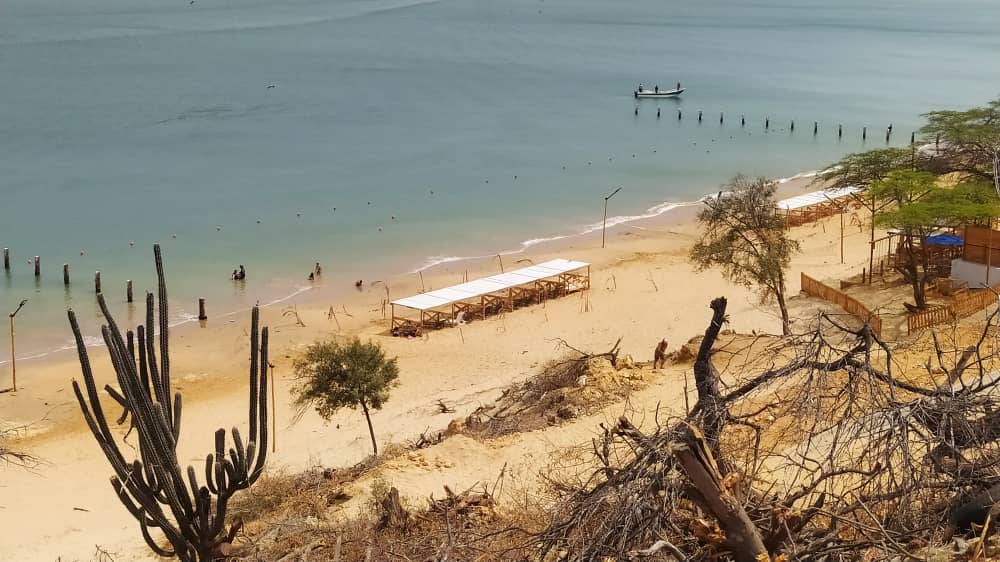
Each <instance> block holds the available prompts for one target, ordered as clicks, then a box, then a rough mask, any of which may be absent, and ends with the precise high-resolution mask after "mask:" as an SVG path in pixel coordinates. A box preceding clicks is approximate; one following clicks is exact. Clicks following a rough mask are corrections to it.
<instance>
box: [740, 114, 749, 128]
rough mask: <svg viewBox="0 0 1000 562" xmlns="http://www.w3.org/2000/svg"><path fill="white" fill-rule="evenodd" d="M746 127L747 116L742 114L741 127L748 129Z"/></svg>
mask: <svg viewBox="0 0 1000 562" xmlns="http://www.w3.org/2000/svg"><path fill="white" fill-rule="evenodd" d="M746 125H747V116H746V115H744V114H742V113H740V127H746Z"/></svg>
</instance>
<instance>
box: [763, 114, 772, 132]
mask: <svg viewBox="0 0 1000 562" xmlns="http://www.w3.org/2000/svg"><path fill="white" fill-rule="evenodd" d="M770 128H771V118H770V117H765V118H764V130H765V131H766V130H768V129H770Z"/></svg>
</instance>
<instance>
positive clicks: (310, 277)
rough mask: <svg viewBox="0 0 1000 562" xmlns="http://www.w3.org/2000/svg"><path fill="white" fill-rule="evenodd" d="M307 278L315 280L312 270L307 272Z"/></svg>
mask: <svg viewBox="0 0 1000 562" xmlns="http://www.w3.org/2000/svg"><path fill="white" fill-rule="evenodd" d="M309 280H310V281H315V280H316V274H315V273H313V272H312V271H310V272H309Z"/></svg>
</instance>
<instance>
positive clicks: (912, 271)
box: [871, 170, 1000, 308]
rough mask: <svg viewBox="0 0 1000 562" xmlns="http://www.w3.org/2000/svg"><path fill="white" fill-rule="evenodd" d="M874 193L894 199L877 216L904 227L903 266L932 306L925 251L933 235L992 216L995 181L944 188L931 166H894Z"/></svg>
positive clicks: (916, 292)
mask: <svg viewBox="0 0 1000 562" xmlns="http://www.w3.org/2000/svg"><path fill="white" fill-rule="evenodd" d="M871 194H872V195H873V196H874V197H875V198H876V199H877V200H879V201H883V202H885V203H887V204H888V206H887V208H885V209H884V210H882V211H880V212H879V213H878V214H877V215H876V217H875V221H876V222H877V223H879V224H883V225H886V226H891V227H894V228H896V229H898V230H899V231H900V235H901V237H902V241H901V243H900V247H899V250H900V255H902V257H903V262H902V264H901V268H902V271H903V277H904V278H905V279H906V280H907V282H909V283H910V285H911V287H912V288H913V300H914V302H915V303H916V306H917V308H924V307H926V306H927V297H926V285H927V281H928V280H929V279H930V273H929V269H930V260H929V256H928V253H927V252H926V251H924V249H925V248H926V247H927V245H926V243H927V237H928V236H931V235H932V234H934V232H936V231H939V230H941V229H944V228H953V227H957V226H959V225H961V224H963V223H968V222H979V221H982V220H985V219H988V218H990V217H993V216H996V215H997V213H998V211H1000V209H998V205H997V197H996V194H995V193H994V192H993V189H992V186H990V185H988V184H985V183H982V182H966V183H961V184H958V185H956V186H954V187H952V188H943V187H939V186H938V185H937V178H936V177H935V176H934V175H933V174H931V173H928V172H916V171H909V170H897V171H895V172H891V173H889V174H888V175H887V176H886V177H885V178H884V179H882V180H879V181H877V182H875V183H874V184H873V185H872V187H871Z"/></svg>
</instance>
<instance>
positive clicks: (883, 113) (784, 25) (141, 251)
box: [0, 0, 1000, 360]
mask: <svg viewBox="0 0 1000 562" xmlns="http://www.w3.org/2000/svg"><path fill="white" fill-rule="evenodd" d="M998 22H1000V3H997V2H995V1H994V0H954V1H950V2H942V1H940V0H936V1H926V0H905V1H898V0H889V1H883V2H870V1H868V0H838V1H836V2H829V1H828V0H824V1H818V0H795V1H792V0H770V1H767V0H765V1H753V2H746V1H743V0H725V1H722V0H703V1H699V2H664V1H663V0H630V1H629V2H616V1H611V0H505V1H498V0H443V1H428V2H419V1H406V0H327V1H316V0H284V1H282V2H265V1H263V0H196V1H195V2H194V3H189V2H188V0H155V1H154V0H75V1H74V2H64V1H56V0H0V77H2V82H0V102H2V103H0V210H2V212H0V245H2V246H6V247H10V248H11V250H12V253H13V256H14V264H13V265H14V270H13V271H12V272H11V273H10V274H9V275H6V276H4V275H2V274H0V310H2V311H3V312H7V311H8V310H13V309H14V308H15V307H16V303H17V302H18V301H19V300H20V299H21V298H25V297H28V298H30V299H31V300H30V302H29V304H28V306H27V307H26V308H25V309H24V311H22V313H21V314H20V315H19V316H18V333H19V336H18V343H19V351H18V356H22V355H23V356H30V355H34V354H37V353H40V352H43V351H46V350H50V349H54V348H57V347H60V346H62V345H64V344H66V343H68V342H69V337H70V334H69V330H68V327H67V325H66V322H65V316H64V314H65V309H66V307H67V306H72V307H73V308H74V309H76V310H77V312H78V314H80V315H81V316H82V317H84V318H86V319H88V320H90V321H91V322H96V309H95V299H94V297H93V294H92V290H93V289H92V284H93V282H92V278H93V274H94V271H95V270H100V271H101V272H102V277H103V284H104V290H105V293H107V294H108V295H109V297H110V298H111V300H112V301H114V302H115V307H116V309H118V310H125V308H124V304H123V302H124V285H125V280H126V279H133V280H134V282H135V286H136V292H137V294H141V293H142V291H143V290H144V289H145V288H149V287H151V286H152V280H153V271H152V264H151V245H152V244H153V242H156V241H158V242H160V243H162V244H163V246H164V252H165V255H166V260H167V267H168V279H169V282H170V290H171V295H172V297H173V300H174V302H173V305H172V306H173V308H172V310H173V311H174V313H176V315H177V320H181V319H183V318H185V317H189V316H190V314H191V313H192V312H193V309H194V306H193V305H194V303H195V302H196V298H197V297H199V296H204V297H207V298H208V299H209V303H210V307H211V311H210V312H212V313H213V315H214V316H218V315H219V314H220V313H222V312H226V311H232V310H237V309H240V308H242V307H245V306H247V305H248V304H250V303H252V302H254V301H258V300H259V301H261V302H270V301H273V300H275V299H278V298H281V297H284V296H287V295H290V294H293V293H294V292H296V291H298V290H301V289H302V288H303V287H305V286H306V284H307V282H306V280H305V277H306V275H307V273H308V272H309V270H310V268H311V266H312V263H313V262H315V261H317V260H318V261H320V262H322V263H323V265H324V267H325V270H326V275H325V276H324V277H325V278H326V279H325V281H326V283H327V284H334V285H338V286H345V287H346V286H349V282H350V281H352V280H353V279H356V278H365V279H373V278H376V277H379V276H381V275H384V274H386V273H390V272H401V271H408V270H412V269H415V268H417V267H420V266H421V265H422V264H424V263H427V262H428V261H429V260H432V259H439V258H442V257H447V256H462V255H477V254H489V253H495V252H497V251H501V250H512V249H517V248H519V247H520V244H521V242H523V241H524V240H525V239H532V238H544V237H550V236H557V235H564V234H573V233H575V232H579V231H580V230H581V229H583V228H585V227H586V226H587V225H588V224H590V223H593V222H594V221H596V220H599V219H600V212H601V204H602V196H603V195H605V194H606V193H607V192H609V191H610V190H611V189H613V188H614V187H618V186H623V187H624V189H623V191H622V192H621V193H620V194H619V195H617V196H616V197H615V199H613V200H612V205H611V212H612V214H615V215H636V214H642V213H644V212H646V211H647V210H648V209H650V208H652V207H654V206H656V205H658V204H660V203H663V202H665V201H683V200H690V199H693V198H696V197H697V196H699V195H701V194H703V193H706V192H710V191H712V190H713V188H714V187H715V186H716V185H717V184H718V183H720V182H721V181H723V180H725V179H726V178H728V177H730V176H732V175H734V174H736V173H738V172H743V173H747V174H752V175H758V174H762V175H770V176H787V175H791V174H794V173H796V172H799V171H804V170H811V169H815V168H817V167H820V166H822V165H823V164H825V163H828V162H830V161H831V160H834V159H836V158H837V157H839V156H841V155H842V154H844V153H847V152H850V151H856V150H860V149H862V148H864V146H868V147H874V146H880V145H882V144H883V134H884V130H885V127H886V125H887V124H889V123H893V124H894V129H895V131H896V134H895V136H894V139H893V144H906V143H907V142H908V141H909V134H910V132H911V131H912V130H913V129H914V128H915V127H917V126H918V125H919V123H920V114H921V113H923V112H926V111H928V110H931V109H937V108H960V107H966V106H971V105H976V104H982V103H984V102H986V101H988V100H990V99H993V98H995V97H996V96H997V95H998V94H1000V64H997V61H998V60H1000V33H997V31H996V26H997V23H998ZM678 80H680V81H682V82H683V84H684V86H685V87H687V88H688V91H687V93H685V94H684V96H683V99H680V100H666V101H660V102H656V101H650V100H644V101H642V102H641V103H640V104H639V114H638V116H636V115H634V114H633V112H634V108H635V107H636V103H635V101H634V100H633V99H632V98H631V95H630V94H631V90H632V89H633V87H634V86H635V85H636V84H637V83H638V82H643V83H644V84H648V85H653V84H657V83H658V84H659V85H660V86H663V87H669V86H671V85H673V84H674V83H675V82H676V81H678ZM271 86H273V87H271ZM657 107H659V108H661V110H662V112H663V113H662V117H661V118H660V119H657V118H656V108H657ZM699 109H700V110H703V111H704V116H705V117H704V122H703V123H701V124H700V125H699V124H698V123H697V119H696V114H697V112H698V110H699ZM678 110H681V111H683V120H682V121H678V120H677V111H678ZM720 112H725V122H724V123H723V124H721V125H720V123H719V114H720ZM740 114H745V116H746V119H747V125H746V127H740V123H739V122H740ZM765 117H770V120H771V126H772V130H771V131H769V132H765V131H764V126H763V121H764V119H765ZM792 120H794V121H795V124H796V129H795V131H794V133H792V132H790V131H789V130H788V129H789V124H790V122H791V121H792ZM814 121H817V122H818V123H819V127H820V130H819V134H818V135H817V136H813V134H812V124H813V122H814ZM838 124H843V126H844V138H843V139H842V140H839V141H838V139H837V135H836V127H837V125H838ZM863 126H867V127H868V128H869V137H868V143H867V145H862V143H861V139H860V130H861V127H863ZM564 167H565V169H564ZM432 192H433V193H432ZM393 217H395V218H393ZM258 221H259V222H258ZM380 228H381V229H380ZM174 236H176V237H174ZM130 242H134V244H135V245H134V246H131V245H130ZM81 251H82V252H83V255H81ZM35 255H38V256H41V257H42V266H43V276H42V278H41V280H40V281H39V282H37V283H36V282H35V280H34V278H33V276H32V267H31V266H30V265H29V264H28V263H26V260H27V259H28V258H30V257H32V256H35ZM63 263H69V264H70V268H71V270H72V273H73V278H74V281H73V284H72V286H71V287H70V289H69V290H66V289H64V287H63V285H62V277H61V268H62V264H63ZM238 264H244V265H246V267H247V269H248V271H249V282H248V283H247V284H246V286H245V287H244V288H238V287H234V286H233V284H232V283H231V282H230V281H229V273H230V271H231V270H232V269H233V268H234V267H236V266H237V265H238ZM91 326H94V324H91ZM88 331H89V332H90V333H91V334H94V335H96V334H97V332H96V328H93V327H90V328H88ZM3 333H4V334H6V328H4V330H3ZM6 359H9V352H8V350H7V349H6V346H3V351H0V360H6Z"/></svg>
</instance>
